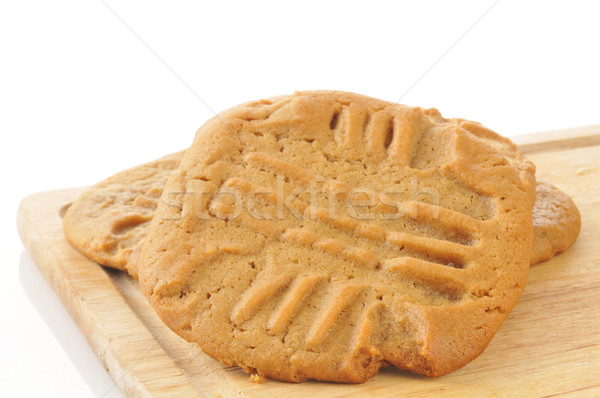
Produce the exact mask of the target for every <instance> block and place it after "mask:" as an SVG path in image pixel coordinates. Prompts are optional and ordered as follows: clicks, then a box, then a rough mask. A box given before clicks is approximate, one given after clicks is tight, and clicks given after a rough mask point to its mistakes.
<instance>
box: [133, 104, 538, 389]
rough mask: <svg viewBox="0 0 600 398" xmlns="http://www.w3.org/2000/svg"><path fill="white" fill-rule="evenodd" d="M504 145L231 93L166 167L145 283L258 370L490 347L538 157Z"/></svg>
mask: <svg viewBox="0 0 600 398" xmlns="http://www.w3.org/2000/svg"><path fill="white" fill-rule="evenodd" d="M490 142H494V144H490ZM496 144H497V145H498V146H499V147H501V149H499V147H498V146H497V145H496ZM511 147H514V146H512V144H511V143H509V142H506V141H505V140H504V139H502V138H500V137H499V136H497V135H495V134H494V133H493V132H491V131H489V130H486V129H484V128H482V127H481V126H479V125H478V124H475V123H472V122H466V121H457V120H453V121H445V120H443V119H441V118H440V117H439V114H438V115H437V116H436V115H435V112H432V111H427V112H425V111H423V110H421V109H419V108H410V107H406V106H401V105H396V104H392V103H388V102H384V101H380V100H376V99H372V98H368V97H364V96H359V95H355V94H350V93H341V92H306V93H296V94H294V95H292V96H287V97H280V98H278V99H276V100H272V101H271V100H264V101H257V102H252V103H248V104H245V105H242V106H239V107H236V108H233V109H231V110H229V111H226V112H224V113H222V114H220V115H219V116H218V117H216V118H213V119H212V120H210V121H209V122H207V123H206V124H205V125H204V126H203V127H202V128H201V129H200V130H199V131H198V133H197V135H196V139H195V140H194V143H193V145H192V146H191V147H190V148H189V149H188V150H187V151H186V153H185V155H184V157H183V160H182V162H181V164H180V166H179V168H178V170H177V171H175V172H173V173H172V174H171V176H170V177H169V179H168V181H167V184H166V186H165V191H164V192H163V195H162V201H161V202H160V203H159V205H158V208H157V212H156V214H155V217H154V218H153V220H152V223H151V226H150V229H149V231H148V234H147V237H146V239H145V241H144V244H143V248H142V250H141V254H140V257H139V262H138V273H139V280H140V286H141V288H142V291H143V292H144V294H145V295H146V297H147V298H148V300H149V301H150V303H151V305H152V306H153V307H154V309H155V310H156V312H157V313H158V314H159V316H160V317H161V318H162V320H163V321H164V322H165V323H166V324H167V325H168V326H169V327H170V328H171V329H173V330H174V331H175V332H177V333H178V334H180V335H181V336H182V337H184V338H185V339H187V340H188V341H193V342H197V343H198V344H199V345H200V346H201V347H202V349H203V350H204V351H205V352H206V353H207V354H209V355H211V356H212V357H214V358H216V359H218V360H220V361H222V362H223V363H225V364H227V365H234V364H237V365H240V366H242V367H243V368H244V369H245V370H247V371H248V372H251V373H258V374H261V375H265V376H269V377H274V378H278V379H282V380H291V381H302V380H306V379H309V378H314V379H321V380H332V381H343V382H362V381H365V380H367V379H368V378H369V377H371V376H373V375H374V374H375V373H377V371H378V369H379V368H380V367H381V366H382V365H385V364H386V363H389V364H393V365H396V366H398V367H399V368H402V369H408V370H410V371H414V372H418V373H422V374H425V375H428V376H439V375H443V374H445V373H448V372H450V371H452V370H455V369H457V368H460V367H461V366H464V365H465V364H466V363H468V362H469V361H470V360H472V359H473V358H475V357H476V356H477V355H479V354H480V353H481V352H482V351H483V350H484V349H485V347H486V346H487V344H488V342H489V341H490V339H491V338H492V336H493V335H494V333H495V332H496V331H497V330H498V328H499V327H500V325H501V323H502V321H503V320H504V318H505V317H506V316H507V314H508V313H509V311H510V310H511V309H512V307H513V306H514V304H515V303H516V301H517V300H518V298H519V296H520V294H521V292H522V290H523V288H524V286H525V282H526V277H527V270H528V267H529V259H530V251H531V242H532V216H531V214H532V207H533V201H532V200H531V198H532V197H533V196H534V195H535V194H534V193H532V190H534V189H535V188H534V187H535V182H534V181H535V180H534V176H533V170H534V168H533V166H532V165H531V164H530V163H528V162H527V161H525V160H521V161H520V162H521V163H519V166H518V167H515V166H514V163H515V159H518V158H519V155H518V153H516V150H514V151H513V152H510V151H509V152H507V148H509V149H510V148H511Z"/></svg>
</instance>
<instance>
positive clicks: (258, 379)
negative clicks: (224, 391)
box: [250, 373, 265, 384]
mask: <svg viewBox="0 0 600 398" xmlns="http://www.w3.org/2000/svg"><path fill="white" fill-rule="evenodd" d="M250 381H251V382H253V383H256V384H261V383H264V382H265V376H263V375H259V374H258V373H255V374H252V375H250Z"/></svg>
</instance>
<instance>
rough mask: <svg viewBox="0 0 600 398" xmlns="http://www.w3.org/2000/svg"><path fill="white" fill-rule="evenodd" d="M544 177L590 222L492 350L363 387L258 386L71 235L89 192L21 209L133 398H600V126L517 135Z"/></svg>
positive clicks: (31, 201) (33, 244)
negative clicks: (443, 368) (183, 333)
mask: <svg viewBox="0 0 600 398" xmlns="http://www.w3.org/2000/svg"><path fill="white" fill-rule="evenodd" d="M515 141H517V142H518V143H519V144H520V148H522V150H523V151H524V152H525V153H527V156H528V157H529V158H530V159H531V160H533V161H534V162H535V163H536V165H537V170H538V171H537V174H538V177H539V178H543V179H546V180H548V181H550V182H552V183H554V184H555V185H557V186H559V187H560V188H561V189H563V190H564V191H565V192H567V193H568V194H569V195H571V196H572V197H573V199H574V200H575V202H576V203H577V205H578V207H579V210H580V211H581V217H582V229H581V234H580V236H579V239H578V241H577V242H576V243H575V244H574V246H573V247H572V248H571V249H569V250H568V251H567V252H566V253H564V254H562V255H560V256H559V257H557V258H555V259H553V260H550V261H548V262H546V263H543V264H540V265H536V266H534V267H532V269H531V270H530V273H529V279H528V283H527V287H526V289H525V292H524V294H523V296H522V297H521V300H520V301H519V303H518V304H517V306H516V307H515V309H514V310H513V312H512V313H511V314H510V315H509V317H508V319H507V320H506V321H505V323H504V325H503V326H502V328H501V329H500V331H499V332H498V333H497V334H496V336H495V337H494V339H493V340H492V342H491V344H490V345H489V347H488V348H487V349H486V351H485V352H484V353H483V354H482V355H481V356H479V357H478V358H477V359H475V360H474V361H473V362H471V363H470V364H469V365H467V366H466V367H464V368H462V369H460V370H458V371H456V372H454V373H451V374H449V375H447V376H443V377H440V378H436V379H428V378H425V377H422V376H416V375H412V374H410V373H407V372H402V371H398V370H397V369H392V368H387V369H382V371H381V372H380V374H378V375H377V376H375V377H374V378H372V379H371V380H369V381H368V382H366V383H364V384H360V385H343V384H335V383H322V382H312V381H311V382H306V383H302V384H292V383H285V382H279V381H274V380H267V381H265V382H264V383H262V384H255V383H253V382H251V381H250V379H249V377H248V375H247V374H245V373H244V372H242V371H241V370H240V369H239V368H236V367H233V368H228V367H225V366H223V365H221V364H220V363H218V362H216V361H214V360H212V359H211V358H209V357H207V356H206V355H204V354H203V353H202V352H201V351H200V350H199V349H198V348H197V347H196V346H195V345H194V344H190V343H187V342H185V341H184V340H182V339H181V338H179V337H178V336H177V335H176V334H174V333H173V332H171V331H170V330H169V329H168V328H167V327H166V326H164V325H163V324H162V322H161V321H160V320H159V319H158V317H157V316H156V315H155V314H154V312H153V310H152V308H151V307H150V306H149V305H148V304H147V303H146V301H145V299H144V297H143V296H142V295H141V293H140V291H139V287H138V284H137V282H136V281H135V280H133V279H131V278H130V277H129V276H127V275H125V274H123V273H121V272H118V271H112V270H108V269H104V268H103V267H100V266H98V265H97V264H96V263H94V262H92V261H89V260H87V259H86V258H85V257H83V256H82V255H81V254H80V253H79V252H78V251H76V250H75V249H73V248H72V247H71V246H70V245H69V244H68V243H67V242H66V241H65V239H64V236H63V231H62V223H61V217H60V216H61V212H62V211H64V209H65V206H67V205H68V203H70V202H71V201H72V200H73V199H74V198H76V197H77V196H78V195H79V194H80V193H81V192H82V191H83V190H84V189H83V188H75V189H64V190H59V191H51V192H42V193H37V194H35V195H32V196H30V197H27V198H25V199H24V200H23V202H22V203H21V207H20V209H19V213H18V226H19V232H20V234H21V239H22V240H23V242H24V244H25V246H26V247H27V249H28V250H29V252H30V253H31V256H32V257H33V259H34V260H35V262H36V264H37V265H38V267H39V268H40V270H41V272H42V273H43V274H44V276H45V277H46V279H47V280H48V283H49V284H50V285H51V286H52V288H53V289H54V291H55V292H56V294H57V295H58V297H60V299H61V301H62V302H63V304H64V306H65V307H66V308H67V310H68V311H69V313H70V314H71V316H72V317H73V319H74V320H75V322H76V323H77V325H78V326H79V328H80V329H81V332H82V333H83V335H84V336H85V337H86V339H87V341H88V342H89V344H90V346H91V347H92V348H93V350H94V351H95V352H96V353H97V355H98V358H99V359H100V361H102V363H103V364H104V366H105V367H106V369H107V370H108V372H109V373H110V375H111V376H112V378H113V380H114V381H115V383H116V384H117V385H118V386H119V387H120V388H121V389H122V390H123V391H125V393H126V394H127V395H128V396H207V397H246V396H248V397H290V398H291V397H307V396H309V397H311V398H312V397H325V396H327V397H330V396H333V397H337V396H344V397H363V396H373V397H401V396H406V397H430V396H442V397H446V396H447V397H455V396H477V397H488V396H490V397H494V396H497V397H508V396H510V397H513V396H523V397H550V396H552V397H554V396H564V397H580V396H600V244H599V243H598V242H600V125H595V126H589V127H582V128H576V129H570V130H561V131H556V132H550V133H544V134H541V133H540V134H533V135H529V136H524V137H519V138H517V139H516V140H515Z"/></svg>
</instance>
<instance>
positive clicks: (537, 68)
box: [0, 0, 600, 397]
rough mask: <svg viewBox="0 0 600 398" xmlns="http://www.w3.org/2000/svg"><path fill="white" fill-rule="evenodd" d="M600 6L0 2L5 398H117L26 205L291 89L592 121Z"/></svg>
mask: <svg viewBox="0 0 600 398" xmlns="http://www.w3.org/2000/svg"><path fill="white" fill-rule="evenodd" d="M596 4H597V3H596ZM107 5H108V6H109V7H110V8H112V9H113V10H114V13H116V14H117V15H118V16H119V17H117V16H116V15H115V14H114V13H113V12H112V11H111V10H110V9H109V8H108V7H107ZM599 11H600V10H599V9H597V8H596V7H595V4H594V2H592V1H589V2H583V1H569V2H567V1H564V2H549V1H531V2H524V1H510V0H501V1H500V2H498V3H497V4H495V2H494V1H453V2H447V1H446V2H444V1H421V2H416V1H415V2H410V3H409V2H395V1H394V2H392V1H390V2H378V1H370V2H368V4H367V2H348V1H347V2H331V3H330V2H326V1H324V0H320V1H316V2H311V1H302V2H298V3H295V4H287V3H285V4H284V3H283V2H273V3H269V4H266V3H261V2H258V1H249V2H244V3H241V2H240V3H228V2H218V1H211V2H204V3H202V2H191V1H189V2H186V1H171V2H166V1H164V2H157V1H121V2H117V1H115V0H106V3H103V1H101V0H83V1H81V0H80V1H74V0H73V1H64V0H56V1H3V2H2V5H0V132H1V134H2V135H1V138H2V141H1V142H0V151H1V154H0V159H1V161H2V164H1V167H0V170H1V172H2V195H1V196H0V200H1V201H2V202H1V206H0V210H1V211H2V213H1V215H2V218H1V228H2V229H1V234H2V235H1V238H2V240H1V241H2V247H1V250H0V253H1V256H2V267H3V270H2V277H1V278H0V281H1V282H0V283H1V285H0V303H1V304H0V305H1V306H2V307H1V308H0V344H1V347H2V348H1V353H2V354H1V355H2V361H0V395H2V396H33V395H42V394H43V395H44V396H57V397H65V396H73V397H83V396H103V395H105V396H111V397H116V396H119V395H120V394H121V393H120V391H118V389H117V388H112V389H111V386H112V381H111V379H110V378H109V377H108V376H107V375H106V372H105V371H104V369H103V368H102V366H101V365H100V362H99V361H97V360H96V359H95V357H94V354H93V353H92V351H91V350H90V349H89V347H88V346H87V344H86V342H85V340H84V339H83V338H82V337H81V335H80V334H79V332H78V330H77V329H76V327H75V326H74V324H73V322H72V321H71V319H70V318H69V316H68V314H67V313H66V312H65V310H64V309H63V308H62V306H61V305H60V302H59V301H58V300H57V299H56V297H55V296H54V294H53V292H52V290H50V289H49V287H48V286H47V284H46V282H45V280H44V279H43V277H42V276H41V275H40V273H39V271H38V270H37V268H36V267H35V265H34V264H33V263H32V261H31V259H30V257H29V255H28V254H27V253H26V252H24V249H23V246H22V245H21V243H20V241H19V239H18V236H17V232H16V227H15V215H16V210H17V206H18V204H19V201H20V199H21V198H22V197H24V196H26V195H27V194H30V193H33V192H37V191H42V190H51V189H59V188H66V187H72V186H82V185H90V184H93V183H95V182H97V181H99V180H101V179H103V178H105V177H107V176H109V175H111V174H113V173H114V172H117V171H119V170H121V169H125V168H128V167H131V166H134V165H136V164H138V163H141V162H144V161H148V160H151V159H154V158H156V157H159V156H162V155H164V154H167V153H170V152H173V151H176V150H179V149H183V148H185V147H187V146H188V145H189V144H190V143H191V140H192V138H193V134H194V132H195V130H196V129H197V128H198V127H199V126H200V125H201V124H202V123H203V122H204V121H205V120H206V119H208V118H209V117H211V116H212V115H213V112H212V110H214V111H219V110H223V109H225V108H228V107H230V106H232V105H235V104H237V103H240V102H243V101H247V100H252V99H258V98H261V97H269V96H273V95H278V94H287V93H292V92H293V91H295V90H306V89H339V90H347V91H355V92H359V93H362V94H368V95H371V96H374V97H379V98H382V99H386V100H390V101H401V102H403V103H407V104H409V105H420V106H425V107H431V106H434V107H437V108H438V109H440V110H441V111H442V113H443V114H444V115H446V116H457V117H464V118H468V119H473V120H477V121H480V122H482V123H484V124H485V125H487V126H488V127H491V128H492V129H494V130H496V131H498V132H500V133H503V134H505V135H509V136H514V135H517V134H523V133H530V132H537V131H544V130H551V129H560V128H566V127H573V126H580V125H587V124H597V123H600V112H599V111H600V97H599V93H600V77H599V74H600V51H599V47H600V45H599V44H600V23H599V20H598V18H599V15H600V13H599ZM486 13H487V14H486ZM482 16H483V18H482ZM478 21H479V22H478ZM126 25H128V26H129V27H130V28H131V30H133V31H134V32H135V33H132V31H131V30H130V29H129V28H128V27H127V26H126ZM136 35H137V36H136ZM142 40H143V41H144V42H145V43H147V46H148V47H149V48H148V47H147V46H146V45H144V44H143V43H142ZM158 57H160V58H161V59H162V60H164V62H165V63H166V64H167V65H168V67H167V66H166V65H165V64H164V63H163V62H161V61H160V60H159V58H158ZM177 76H179V77H177ZM180 79H181V80H183V82H185V83H183V82H182V81H181V80H180ZM192 91H193V92H192ZM194 92H195V94H194ZM207 105H208V106H207ZM211 109H212V110H211Z"/></svg>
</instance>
